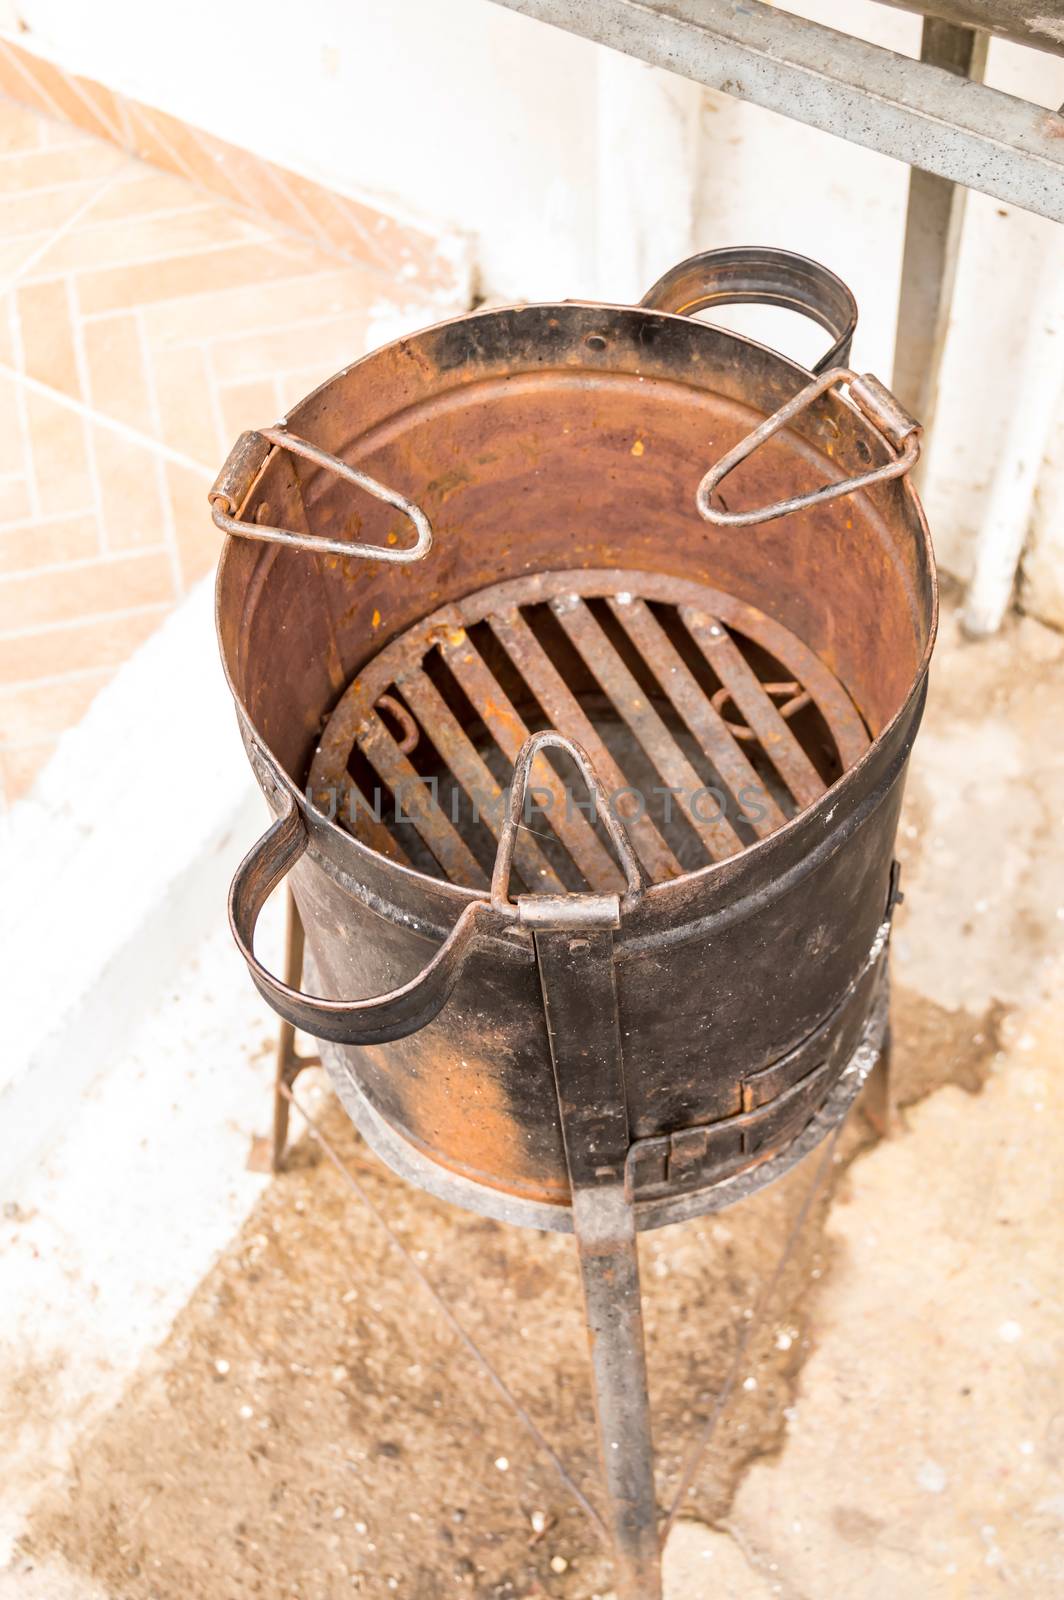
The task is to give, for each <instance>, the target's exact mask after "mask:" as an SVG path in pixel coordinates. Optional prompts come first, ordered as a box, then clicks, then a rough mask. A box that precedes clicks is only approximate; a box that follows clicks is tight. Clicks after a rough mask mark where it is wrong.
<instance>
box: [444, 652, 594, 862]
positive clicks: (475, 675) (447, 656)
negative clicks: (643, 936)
mask: <svg viewBox="0 0 1064 1600" xmlns="http://www.w3.org/2000/svg"><path fill="white" fill-rule="evenodd" d="M439 651H440V654H441V656H442V657H443V659H444V661H445V662H446V663H447V665H448V667H449V668H450V670H451V672H452V673H453V674H454V676H455V677H456V678H457V680H458V682H459V684H460V685H461V687H462V689H463V690H464V691H465V693H466V695H467V696H468V698H469V700H470V702H471V703H472V704H473V705H474V706H476V708H477V710H478V711H479V713H480V715H481V718H482V719H483V722H484V726H485V727H486V728H487V730H488V732H489V733H490V734H491V736H492V738H493V739H494V740H495V743H496V744H497V745H498V746H499V749H500V750H501V751H502V753H503V755H504V756H505V757H506V759H507V761H509V762H511V763H512V762H515V761H516V760H517V757H518V754H519V753H520V750H521V746H522V745H523V744H524V743H525V741H526V740H527V739H528V738H529V735H530V730H529V729H528V728H527V727H526V726H525V724H524V721H523V720H522V718H521V717H520V716H519V714H518V712H517V710H516V708H515V706H514V704H513V702H512V701H511V700H510V698H509V696H508V695H507V693H506V691H505V690H504V689H503V687H502V685H501V684H500V683H499V682H498V681H497V679H496V678H495V675H494V673H492V672H491V671H490V670H489V668H488V667H487V666H486V665H485V662H484V659H483V657H482V656H481V655H480V654H479V652H478V651H477V650H476V648H475V647H474V645H473V641H472V640H471V639H470V638H469V635H468V634H467V633H466V631H465V629H464V628H457V629H455V630H454V631H453V632H451V633H449V634H448V636H447V637H446V639H443V640H440V642H439ZM530 776H531V783H530V785H529V790H528V792H530V793H531V791H532V789H533V788H539V789H545V790H546V791H547V793H548V795H549V796H550V810H549V812H548V813H547V819H548V821H549V823H550V826H551V827H552V828H553V830H554V832H555V833H556V834H557V836H558V838H559V839H560V840H561V842H562V844H564V845H565V848H566V849H567V850H568V852H569V854H570V855H571V856H572V858H573V861H574V862H575V863H576V866H577V867H578V868H579V870H580V871H581V872H582V873H583V875H584V877H585V878H586V880H587V882H588V883H589V884H590V885H591V887H592V888H593V889H605V890H614V889H619V888H621V887H622V886H623V883H624V878H623V876H622V874H621V870H620V868H619V867H618V866H617V863H616V862H615V861H614V859H613V857H612V856H611V855H610V853H609V851H608V850H607V849H606V847H605V845H604V844H603V843H602V841H601V840H600V839H599V837H598V835H597V834H596V833H595V830H594V829H593V828H592V826H591V824H590V823H589V822H588V820H587V818H586V816H584V814H583V812H582V811H579V810H576V809H574V807H573V804H572V797H571V796H570V795H569V793H568V792H567V790H566V788H565V785H564V784H563V783H562V781H561V779H560V778H559V777H558V774H557V773H556V772H555V770H554V768H553V767H552V766H551V764H550V762H549V761H548V760H547V758H546V756H537V757H536V760H535V762H534V763H533V765H532V770H531V775H530Z"/></svg>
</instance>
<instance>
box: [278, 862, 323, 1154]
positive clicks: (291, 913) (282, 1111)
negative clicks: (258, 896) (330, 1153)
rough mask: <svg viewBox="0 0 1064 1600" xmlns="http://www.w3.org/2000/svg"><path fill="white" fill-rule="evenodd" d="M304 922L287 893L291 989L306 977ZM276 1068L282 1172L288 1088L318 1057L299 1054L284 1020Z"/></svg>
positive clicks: (286, 968) (287, 955) (286, 967)
mask: <svg viewBox="0 0 1064 1600" xmlns="http://www.w3.org/2000/svg"><path fill="white" fill-rule="evenodd" d="M303 945H304V935H303V919H302V918H301V916H300V915H299V908H298V906H297V905H296V902H295V897H294V896H293V894H292V891H291V890H289V891H288V905H287V911H286V917H285V945H284V981H285V983H286V984H287V985H288V987H289V988H290V989H298V988H299V987H300V985H301V980H302V977H303ZM276 1061H277V1066H276V1070H275V1073H274V1080H273V1147H272V1150H271V1158H270V1169H271V1171H273V1172H280V1171H281V1170H282V1168H283V1167H284V1152H285V1145H286V1144H287V1142H288V1097H287V1095H286V1094H285V1092H284V1091H285V1090H286V1089H291V1087H292V1085H293V1084H294V1083H295V1081H296V1079H297V1078H298V1077H299V1074H300V1073H301V1072H302V1071H303V1068H304V1067H311V1066H316V1065H317V1064H318V1057H317V1056H313V1057H311V1056H300V1055H297V1054H296V1030H295V1029H294V1028H293V1026H292V1024H291V1023H290V1022H286V1021H284V1020H283V1019H282V1021H281V1026H280V1028H279V1029H278V1031H277V1056H276Z"/></svg>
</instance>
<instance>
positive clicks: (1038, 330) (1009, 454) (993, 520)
mask: <svg viewBox="0 0 1064 1600" xmlns="http://www.w3.org/2000/svg"><path fill="white" fill-rule="evenodd" d="M1058 235H1059V230H1057V233H1055V234H1054V235H1053V236H1052V237H1051V238H1050V240H1049V243H1048V248H1047V250H1046V253H1045V257H1044V258H1043V261H1042V265H1041V268H1040V271H1039V275H1038V281H1037V284H1036V285H1035V291H1034V294H1033V296H1032V300H1031V313H1030V320H1029V322H1028V324H1027V330H1026V334H1025V336H1024V340H1023V344H1022V348H1021V350H1020V356H1019V362H1018V368H1019V383H1018V386H1017V391H1016V394H1015V397H1014V399H1013V404H1012V411H1011V414H1010V416H1009V418H1008V424H1007V427H1006V431H1005V437H1004V439H1003V441H1002V446H1001V453H1000V455H999V456H998V460H997V466H996V468H995V470H994V477H993V482H992V483H991V486H990V493H989V496H988V498H987V503H986V511H985V514H984V516H983V520H982V523H981V525H980V528H979V534H978V538H977V541H976V547H975V567H974V573H973V577H972V581H971V584H970V585H969V588H968V599H967V602H966V604H965V608H964V630H965V632H966V633H967V634H969V635H970V636H971V637H973V638H985V637H987V636H988V635H990V634H993V633H996V632H997V631H998V629H999V628H1000V626H1001V623H1002V620H1003V619H1004V616H1005V613H1006V611H1007V610H1008V608H1009V605H1010V603H1011V600H1012V594H1013V589H1014V587H1015V584H1016V572H1017V569H1018V567H1019V564H1020V558H1021V556H1022V555H1023V547H1024V544H1025V542H1026V539H1027V535H1028V532H1029V530H1030V526H1031V520H1032V517H1033V514H1034V496H1035V489H1036V488H1037V485H1038V478H1039V474H1040V472H1041V469H1042V462H1043V460H1044V458H1045V455H1046V452H1047V450H1048V448H1049V440H1050V432H1051V430H1052V428H1053V425H1054V422H1055V420H1056V417H1057V412H1058V407H1059V406H1060V404H1061V400H1062V397H1064V239H1061V238H1060V237H1059V236H1058Z"/></svg>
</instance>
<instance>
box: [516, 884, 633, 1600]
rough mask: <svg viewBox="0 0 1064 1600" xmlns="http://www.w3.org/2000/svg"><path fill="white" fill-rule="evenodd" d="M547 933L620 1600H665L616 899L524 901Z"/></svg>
mask: <svg viewBox="0 0 1064 1600" xmlns="http://www.w3.org/2000/svg"><path fill="white" fill-rule="evenodd" d="M519 903H520V905H521V911H522V920H523V921H524V923H525V925H526V926H531V927H532V928H533V930H534V933H535V942H536V957H537V961H538V964H539V974H540V982H541V985H542V989H543V1006H544V1010H545V1012H546V1017H547V1029H548V1033H549V1036H550V1047H551V1057H552V1060H553V1063H554V1078H555V1086H556V1088H557V1093H558V1105H559V1108H560V1111H561V1123H562V1135H563V1138H564V1141H565V1155H566V1162H567V1165H568V1168H569V1178H570V1183H571V1185H572V1208H573V1231H574V1233H575V1235H576V1244H577V1250H578V1252H579V1257H580V1272H581V1277H582V1280H583V1289H584V1306H585V1311H586V1315H587V1326H588V1338H589V1341H590V1347H591V1370H592V1376H593V1380H594V1390H595V1411H596V1415H597V1418H598V1433H599V1449H600V1452H601V1456H602V1475H603V1482H604V1484H605V1488H606V1496H607V1502H608V1503H607V1517H606V1520H607V1523H608V1526H609V1529H610V1534H611V1537H612V1540H613V1549H614V1562H615V1587H616V1591H617V1596H618V1600H660V1597H661V1549H660V1544H659V1541H658V1514H657V1501H656V1498H655V1493H654V1451H653V1441H652V1437H651V1430H650V1401H649V1398H648V1395H647V1373H646V1354H645V1349H644V1342H643V1307H642V1297H641V1295H640V1289H639V1257H638V1254H637V1248H636V1227H635V1210H634V1206H633V1204H632V1196H631V1194H630V1192H629V1191H628V1190H627V1188H626V1184H625V1166H626V1158H627V1154H628V1148H629V1145H630V1143H631V1139H630V1133H629V1127H628V1110H627V1105H626V1101H625V1091H624V1074H623V1070H622V1061H621V1040H620V1026H619V1022H618V1016H617V994H616V987H615V979H614V958H613V931H612V930H613V928H615V927H617V926H618V924H619V921H620V911H619V904H618V900H617V897H616V895H582V896H572V897H570V898H569V899H568V900H565V899H562V898H560V897H559V898H558V899H554V898H553V897H548V896H532V897H529V898H527V899H525V898H522V900H521V901H520V902H519Z"/></svg>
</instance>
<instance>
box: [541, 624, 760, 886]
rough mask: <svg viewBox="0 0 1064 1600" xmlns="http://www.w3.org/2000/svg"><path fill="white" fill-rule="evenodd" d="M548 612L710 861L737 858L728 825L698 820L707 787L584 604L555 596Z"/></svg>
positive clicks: (722, 821) (721, 821) (732, 831)
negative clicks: (698, 800) (675, 799)
mask: <svg viewBox="0 0 1064 1600" xmlns="http://www.w3.org/2000/svg"><path fill="white" fill-rule="evenodd" d="M551 610H552V611H553V613H554V615H555V616H556V617H557V619H558V621H559V622H560V623H561V625H562V627H563V628H564V629H565V631H566V633H567V634H568V635H569V638H570V640H571V641H572V643H573V644H574V645H575V646H576V648H577V649H578V650H579V652H580V654H581V655H582V656H583V658H584V661H585V662H586V664H587V665H588V666H589V667H590V669H591V671H592V672H593V673H594V675H595V677H596V678H597V679H598V681H599V683H600V685H601V686H602V688H603V689H604V690H605V692H606V694H607V695H608V696H609V698H610V700H611V701H612V703H613V705H614V707H615V708H616V710H617V711H618V712H619V713H620V714H621V716H622V717H623V718H624V720H625V721H626V722H627V724H628V726H629V728H631V730H632V732H633V733H634V734H635V737H636V738H637V739H638V740H639V743H640V744H641V745H642V746H643V749H644V750H645V751H646V753H647V755H648V756H649V757H650V760H651V761H652V762H653V764H654V767H655V770H656V771H657V773H658V776H659V777H660V778H661V780H662V783H663V784H665V786H666V787H667V788H669V789H672V790H673V791H678V793H679V796H680V807H681V810H682V813H683V815H684V817H685V818H686V820H687V821H688V822H689V823H690V825H691V827H692V828H693V829H694V831H695V833H697V835H698V837H699V838H700V839H701V841H702V843H703V845H704V846H705V848H706V850H707V851H708V852H709V854H710V856H711V858H712V859H713V860H714V861H724V860H726V859H727V857H728V856H734V855H737V854H738V853H739V851H740V850H742V848H743V842H742V840H741V839H740V838H739V835H738V834H737V833H736V831H735V829H734V828H733V827H732V825H731V823H730V822H728V821H727V819H726V818H725V817H723V816H721V817H717V818H715V819H712V820H710V821H706V820H704V819H703V818H702V817H701V816H699V814H698V811H697V809H696V807H695V797H696V796H697V795H698V794H699V792H700V791H703V790H704V789H705V788H706V785H705V784H704V783H703V782H702V779H701V777H700V776H699V775H698V773H697V772H696V771H695V769H694V767H692V765H691V763H690V762H689V761H688V759H687V757H686V756H685V755H684V753H683V751H682V750H681V749H680V746H679V745H678V744H677V743H676V740H675V739H674V738H673V736H672V734H671V733H670V732H669V730H668V728H667V727H666V726H665V724H664V722H663V721H662V720H661V718H660V717H659V716H658V713H657V712H656V711H655V710H654V708H653V706H652V705H651V704H650V702H649V701H648V699H647V697H646V695H645V694H644V692H643V690H642V688H641V687H640V685H639V683H638V682H637V681H636V679H635V678H634V677H633V676H632V674H631V673H630V672H629V670H628V668H627V667H626V666H625V664H624V662H623V661H622V660H621V658H620V656H619V655H618V654H617V652H616V650H615V649H614V647H613V645H612V644H611V643H610V641H609V639H608V638H607V637H606V635H605V633H604V632H603V631H602V629H601V627H600V626H599V624H598V622H597V621H596V620H595V618H594V617H593V616H592V614H591V612H590V611H589V610H588V608H587V606H586V605H585V604H584V602H583V600H581V599H580V598H579V596H577V595H567V596H559V598H558V599H556V600H552V601H551Z"/></svg>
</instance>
